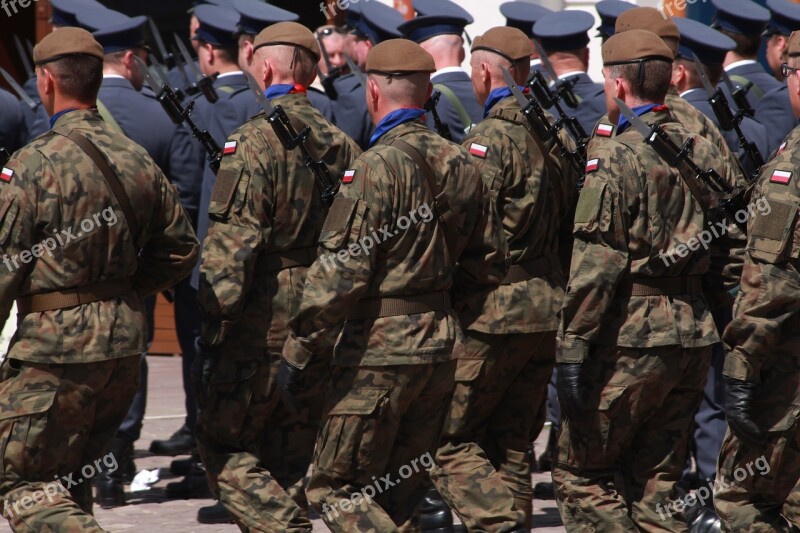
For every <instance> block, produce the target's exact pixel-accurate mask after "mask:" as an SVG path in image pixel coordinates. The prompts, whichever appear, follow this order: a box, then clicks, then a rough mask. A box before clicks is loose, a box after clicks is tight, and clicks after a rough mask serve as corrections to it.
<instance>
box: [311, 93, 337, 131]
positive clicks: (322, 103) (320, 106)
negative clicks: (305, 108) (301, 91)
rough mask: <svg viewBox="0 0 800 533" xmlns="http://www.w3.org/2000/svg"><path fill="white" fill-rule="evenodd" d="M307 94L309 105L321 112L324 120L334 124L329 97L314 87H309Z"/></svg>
mask: <svg viewBox="0 0 800 533" xmlns="http://www.w3.org/2000/svg"><path fill="white" fill-rule="evenodd" d="M307 96H308V100H309V102H311V105H312V106H313V107H314V109H316V110H317V111H319V112H320V113H322V116H323V117H325V120H327V121H329V122H332V123H333V124H336V122H335V121H334V116H333V103H332V102H331V99H330V98H328V95H327V94H325V93H324V92H322V91H320V90H319V89H316V88H314V87H309V88H308V94H307Z"/></svg>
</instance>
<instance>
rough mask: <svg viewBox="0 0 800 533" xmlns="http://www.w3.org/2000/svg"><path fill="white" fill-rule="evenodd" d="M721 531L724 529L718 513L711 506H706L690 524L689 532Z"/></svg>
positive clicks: (714, 532) (715, 532)
mask: <svg viewBox="0 0 800 533" xmlns="http://www.w3.org/2000/svg"><path fill="white" fill-rule="evenodd" d="M720 531H722V523H721V522H720V519H719V517H718V516H717V513H716V512H715V511H714V509H711V508H710V507H704V508H703V510H702V511H701V512H700V514H699V515H698V516H697V518H695V519H694V521H692V523H691V525H690V526H689V533H719V532H720Z"/></svg>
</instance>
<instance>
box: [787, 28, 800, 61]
mask: <svg viewBox="0 0 800 533" xmlns="http://www.w3.org/2000/svg"><path fill="white" fill-rule="evenodd" d="M786 53H787V54H788V55H789V57H798V56H800V31H793V32H792V35H790V36H789V44H788V45H787V47H786Z"/></svg>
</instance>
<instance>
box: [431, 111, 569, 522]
mask: <svg viewBox="0 0 800 533" xmlns="http://www.w3.org/2000/svg"><path fill="white" fill-rule="evenodd" d="M527 124H528V123H527V120H526V119H525V118H524V117H523V115H522V112H521V111H520V107H519V104H518V103H517V101H516V100H515V98H514V97H513V96H510V97H507V98H504V99H503V100H501V101H500V102H498V103H497V104H496V105H495V106H494V107H493V109H492V110H491V112H490V113H489V115H488V116H487V118H486V119H485V120H484V121H483V122H481V123H480V124H479V125H478V126H476V127H475V128H473V130H472V131H471V132H470V134H469V135H468V136H467V137H466V138H465V139H464V141H463V145H464V146H465V147H466V148H468V149H470V151H471V153H472V154H473V158H475V160H476V161H477V162H478V164H479V166H480V167H481V173H482V176H483V178H484V180H485V183H486V186H487V187H488V188H489V190H490V191H491V194H492V197H493V198H494V200H495V202H496V205H497V208H498V212H499V213H500V214H501V216H502V218H503V228H504V230H505V237H506V242H507V243H508V248H509V250H508V251H509V255H510V261H511V264H512V267H511V269H510V270H509V274H508V276H507V277H506V279H505V280H503V283H502V284H501V286H500V287H498V288H497V289H495V290H494V291H493V292H492V293H491V294H489V295H488V296H487V297H486V298H484V299H483V300H481V301H477V302H475V305H472V306H468V307H466V308H465V309H462V310H460V311H459V318H460V320H461V324H462V327H463V328H464V330H465V333H466V344H465V350H464V353H463V355H461V356H460V357H459V361H458V370H457V371H456V390H455V395H454V398H453V402H452V404H451V406H450V411H449V416H448V418H447V420H446V422H445V426H444V431H443V433H442V442H441V444H440V446H439V451H438V452H437V456H436V459H437V467H436V468H434V470H433V471H432V472H431V478H432V479H433V481H434V483H435V484H436V487H437V489H438V490H439V492H440V493H441V494H442V496H443V497H444V498H445V500H446V501H447V502H448V503H449V504H450V505H451V506H452V507H453V509H454V510H455V511H456V513H457V514H458V515H459V517H460V518H461V521H462V523H464V525H465V526H466V527H467V529H469V530H470V531H472V530H475V531H507V530H511V529H515V528H519V527H523V526H525V525H527V526H528V528H530V521H531V514H532V499H533V490H532V487H531V480H530V458H529V456H528V454H527V453H526V452H527V450H528V443H529V435H532V434H534V433H538V431H540V430H541V425H540V426H539V427H538V428H533V425H534V421H535V419H536V418H537V416H538V415H539V414H540V413H541V412H542V408H543V407H544V403H545V399H546V393H547V382H548V380H549V379H550V375H551V373H552V370H553V364H554V362H555V332H556V329H557V328H558V321H557V319H556V315H557V313H558V310H559V309H560V307H561V301H562V298H563V296H564V284H565V281H564V274H563V271H562V268H561V264H560V261H559V255H558V239H559V227H560V218H561V215H562V213H564V212H569V211H571V206H570V205H565V195H564V194H563V188H562V184H563V183H565V182H562V180H561V177H560V175H559V174H558V172H557V170H556V167H555V166H554V165H553V164H552V163H551V161H550V156H549V154H548V149H547V147H545V146H543V145H542V143H541V142H540V141H539V140H538V139H536V138H535V137H534V136H532V135H531V134H530V133H529V132H528V129H527ZM478 147H480V148H478ZM483 147H486V150H485V151H484V150H483ZM571 187H572V189H573V190H574V189H575V185H574V182H573V183H572V184H571ZM567 196H568V195H567ZM542 422H543V420H542V419H541V417H540V418H539V423H540V424H541V423H542Z"/></svg>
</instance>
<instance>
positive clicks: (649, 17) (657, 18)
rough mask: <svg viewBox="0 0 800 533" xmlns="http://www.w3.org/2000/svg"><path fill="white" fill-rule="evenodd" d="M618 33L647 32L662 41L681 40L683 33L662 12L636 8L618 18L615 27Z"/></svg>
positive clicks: (647, 8) (651, 8)
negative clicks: (668, 39)
mask: <svg viewBox="0 0 800 533" xmlns="http://www.w3.org/2000/svg"><path fill="white" fill-rule="evenodd" d="M614 28H615V31H616V33H621V32H624V31H628V30H647V31H649V32H651V33H655V34H656V35H658V36H659V37H661V38H662V39H664V38H667V37H671V38H673V39H680V38H681V32H680V31H679V30H678V26H677V25H675V22H673V20H672V19H671V18H669V17H665V16H664V14H663V13H661V11H659V10H658V9H656V8H654V7H635V8H633V9H629V10H627V11H624V12H623V13H622V14H621V15H620V16H619V17H617V23H616V25H615V26H614Z"/></svg>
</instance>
